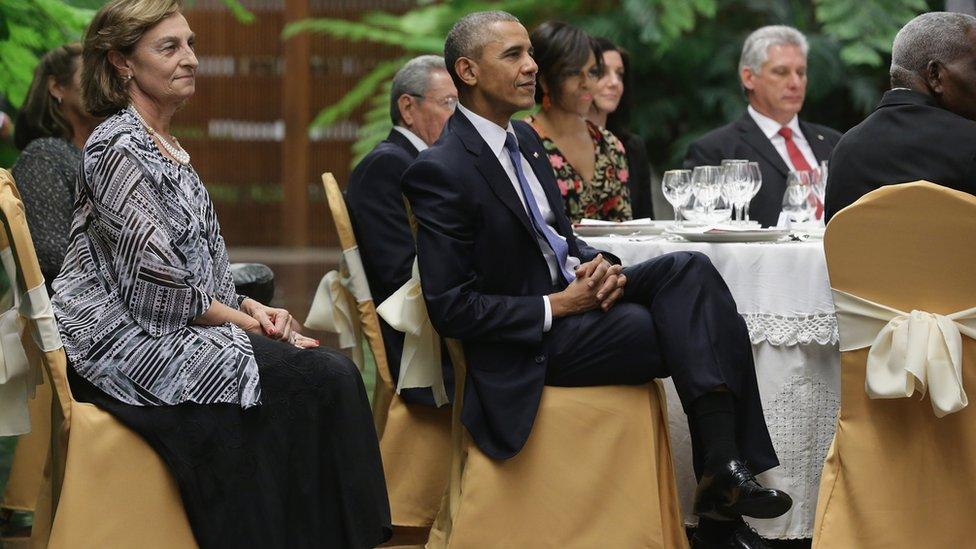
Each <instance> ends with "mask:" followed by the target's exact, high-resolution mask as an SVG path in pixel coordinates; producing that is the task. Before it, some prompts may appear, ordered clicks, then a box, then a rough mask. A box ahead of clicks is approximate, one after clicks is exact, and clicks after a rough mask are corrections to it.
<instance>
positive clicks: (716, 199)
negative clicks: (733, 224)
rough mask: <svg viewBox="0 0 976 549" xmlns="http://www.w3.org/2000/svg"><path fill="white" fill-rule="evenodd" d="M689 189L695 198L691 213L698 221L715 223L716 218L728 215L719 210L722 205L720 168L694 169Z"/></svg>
mask: <svg viewBox="0 0 976 549" xmlns="http://www.w3.org/2000/svg"><path fill="white" fill-rule="evenodd" d="M691 187H692V193H693V194H694V197H695V200H694V203H693V205H692V211H693V212H694V216H695V217H696V218H697V220H698V221H702V222H704V223H715V222H716V218H717V217H719V216H724V214H725V213H728V212H726V211H723V208H721V206H723V205H724V202H723V201H722V168H721V167H719V166H697V167H695V169H694V171H692V173H691ZM716 210H718V211H716Z"/></svg>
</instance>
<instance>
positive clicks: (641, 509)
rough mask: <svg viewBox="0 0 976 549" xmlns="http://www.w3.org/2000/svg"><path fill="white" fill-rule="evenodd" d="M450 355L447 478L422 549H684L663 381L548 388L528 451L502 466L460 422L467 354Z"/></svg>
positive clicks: (458, 350) (455, 348)
mask: <svg viewBox="0 0 976 549" xmlns="http://www.w3.org/2000/svg"><path fill="white" fill-rule="evenodd" d="M447 347H448V350H449V352H450V355H451V361H452V363H453V364H454V372H455V376H454V378H455V390H454V405H453V415H452V422H451V440H452V448H453V451H452V460H451V477H450V485H449V487H448V491H447V493H446V494H445V497H444V499H443V501H442V502H441V508H440V510H439V512H438V515H437V518H436V520H435V522H434V526H433V528H432V529H431V533H430V538H429V539H428V542H427V548H428V549H442V548H448V547H451V548H459V549H469V548H470V549H479V548H494V547H558V548H581V549H584V548H591V547H627V548H630V547H634V548H637V547H640V548H651V549H675V548H683V547H687V545H688V540H687V538H686V536H685V530H684V522H683V520H682V513H681V507H680V504H679V502H678V489H677V484H676V482H675V478H674V464H673V463H672V456H671V443H670V441H669V438H668V415H667V402H666V397H665V394H664V387H663V385H662V384H661V382H660V381H654V382H652V383H649V384H646V385H639V386H606V387H573V388H568V387H545V388H544V389H543V391H542V400H541V402H540V404H539V411H538V413H537V414H536V419H535V424H534V425H533V427H532V434H531V436H530V437H529V439H528V441H527V442H526V444H525V447H523V448H522V451H521V452H519V453H518V455H516V456H515V457H513V458H511V459H508V460H505V461H498V460H493V459H491V458H489V457H488V456H486V455H485V454H483V453H482V452H481V450H479V449H478V447H477V446H476V445H475V444H474V443H473V442H472V441H471V438H470V437H469V436H468V434H467V431H466V430H465V428H464V426H463V425H462V424H461V421H460V414H461V406H462V401H463V399H462V396H463V394H464V379H465V370H466V362H465V359H464V351H463V348H462V345H461V343H460V342H458V341H457V340H447Z"/></svg>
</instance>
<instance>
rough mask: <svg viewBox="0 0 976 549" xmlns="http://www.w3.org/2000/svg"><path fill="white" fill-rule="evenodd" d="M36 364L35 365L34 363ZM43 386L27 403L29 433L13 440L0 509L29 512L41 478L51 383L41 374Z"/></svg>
mask: <svg viewBox="0 0 976 549" xmlns="http://www.w3.org/2000/svg"><path fill="white" fill-rule="evenodd" d="M34 364H36V362H35V363H34ZM42 376H43V378H44V383H42V384H41V385H38V386H37V392H36V393H35V394H34V398H33V399H31V401H30V404H29V406H30V420H31V431H30V433H27V434H26V435H21V436H20V437H19V438H18V439H17V447H16V449H15V450H14V459H13V463H12V464H11V466H10V476H9V477H8V478H7V487H6V488H5V489H4V492H3V507H4V508H5V509H13V510H16V511H33V510H34V506H35V504H36V503H37V494H38V492H39V491H40V489H41V482H42V480H43V478H44V462H45V461H46V460H47V452H48V449H49V446H50V444H51V380H50V378H49V377H48V375H47V372H42Z"/></svg>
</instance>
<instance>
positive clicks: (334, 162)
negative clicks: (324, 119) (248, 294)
mask: <svg viewBox="0 0 976 549" xmlns="http://www.w3.org/2000/svg"><path fill="white" fill-rule="evenodd" d="M287 1H288V3H289V6H291V7H292V8H293V9H294V7H295V6H294V4H293V2H298V3H300V4H301V3H305V4H304V5H306V6H308V9H309V10H310V13H311V14H312V16H320V17H321V16H328V17H344V18H356V17H358V16H359V15H361V14H363V13H365V12H367V11H370V10H380V9H381V10H386V11H403V10H406V9H408V8H409V7H410V6H411V5H413V2H412V1H410V0H287ZM243 4H244V5H245V6H246V7H247V8H248V9H251V10H252V11H253V12H254V13H255V15H256V16H257V18H256V20H255V22H254V23H252V24H250V25H245V24H242V23H239V22H237V21H236V20H235V19H234V17H233V16H232V15H231V14H230V13H229V12H228V11H227V10H226V8H224V6H223V4H221V3H219V2H218V1H217V0H197V1H196V2H194V3H193V4H191V5H190V6H189V7H188V8H187V10H186V17H187V20H188V21H189V23H190V26H191V28H192V29H193V30H194V31H195V32H196V34H197V54H198V57H199V58H200V69H199V73H198V78H197V91H196V96H195V97H194V98H193V99H192V100H191V101H190V102H189V103H188V104H187V105H186V106H185V107H184V109H183V110H182V111H181V112H180V113H179V114H178V115H177V117H176V119H175V120H174V124H173V127H174V133H176V135H177V136H178V137H179V138H180V141H181V142H182V143H184V144H185V145H186V147H187V149H188V150H189V152H190V153H191V154H192V156H193V165H194V167H195V168H196V169H197V171H198V172H199V173H200V176H201V178H202V179H203V181H204V183H205V184H206V185H207V187H208V189H209V190H210V194H211V196H212V198H213V200H214V203H215V205H216V207H217V214H218V216H219V218H220V222H221V228H222V230H223V233H224V237H225V239H226V240H227V242H228V244H229V245H231V246H286V245H296V244H298V245H312V246H336V245H338V242H337V239H336V235H335V231H334V228H333V226H332V220H331V218H330V217H329V216H328V214H327V208H326V206H325V201H324V198H323V193H322V192H321V179H320V176H321V173H322V172H323V171H326V170H330V171H332V172H333V173H335V175H336V178H337V179H338V180H339V182H340V184H341V185H343V186H345V183H346V181H347V180H348V178H349V171H350V170H349V163H350V159H351V155H350V150H349V149H350V145H351V144H352V140H353V139H354V135H355V131H354V130H355V128H356V127H357V126H358V123H359V122H360V120H359V119H358V115H357V116H355V117H353V119H352V120H350V121H348V122H346V123H344V131H341V132H330V135H333V137H329V138H325V139H322V140H311V141H310V140H309V139H308V138H307V135H308V134H307V132H306V133H304V136H302V134H301V131H299V132H298V133H296V132H289V131H287V130H288V128H287V127H286V120H312V119H313V118H314V117H315V115H316V114H317V113H318V112H319V110H320V109H322V108H323V107H325V106H327V105H329V104H331V103H334V102H335V101H337V100H339V99H340V98H341V97H342V96H343V95H344V94H345V93H346V92H347V91H348V90H350V89H351V88H352V86H354V85H355V84H356V83H357V82H358V81H359V80H360V79H361V78H362V77H363V76H365V75H366V74H367V73H368V71H369V70H370V69H371V68H372V67H373V66H375V64H376V63H378V62H380V61H382V60H385V59H389V58H392V57H396V56H398V55H399V54H400V53H399V51H398V50H397V49H395V48H390V47H382V46H376V45H373V44H368V43H350V42H347V41H342V40H335V39H331V38H328V37H324V36H314V37H312V38H311V39H310V43H309V47H308V48H307V50H303V49H300V50H302V53H301V55H300V56H299V57H298V58H293V61H295V62H294V63H292V64H293V65H294V66H293V67H291V68H289V67H287V66H286V63H285V47H284V43H283V42H282V40H281V38H280V35H281V29H282V27H283V25H284V21H285V0H245V1H244V2H243ZM298 7H299V8H301V7H302V6H301V5H300V6H298ZM301 11H302V10H301V9H299V13H300V12H301ZM290 70H296V71H306V72H305V73H304V74H301V75H298V76H301V78H295V76H296V75H295V74H290V75H289V77H288V78H287V79H286V77H285V71H290ZM286 80H287V85H289V86H291V85H295V83H297V85H302V86H307V87H308V90H307V96H308V101H307V103H308V105H307V109H308V112H307V115H306V116H297V115H296V114H298V115H300V114H301V113H294V112H291V114H290V115H289V111H288V110H287V109H286V108H285V106H284V104H283V102H284V101H286V100H287V97H286V96H287V95H289V94H291V96H292V97H296V94H294V93H293V92H294V90H291V89H287V88H285V85H286ZM286 92H287V93H286ZM297 97H301V94H298V95H297ZM293 125H297V123H296V124H293ZM286 135H288V136H291V137H289V139H290V141H289V146H292V145H294V144H295V143H298V145H295V146H300V147H305V149H304V153H303V154H307V158H308V160H307V162H304V161H303V162H301V163H302V164H305V168H304V170H301V171H304V172H306V181H305V185H304V187H305V188H304V191H305V192H304V194H305V196H304V199H305V200H306V207H307V214H306V216H305V217H306V220H305V221H304V222H301V223H299V224H297V225H296V224H295V222H294V217H295V216H289V213H291V212H289V207H288V206H286V204H287V202H286V193H285V185H284V181H285V178H286V177H292V179H293V180H294V182H293V185H294V187H293V188H295V189H298V192H299V193H301V191H302V189H301V181H298V179H297V178H296V176H289V175H287V174H289V173H292V172H293V168H294V166H291V165H286V164H287V162H288V161H286V160H285V157H286V156H290V157H294V158H299V159H301V157H302V156H303V155H297V156H296V155H286V154H284V152H285V151H284V142H285V138H286ZM296 136H299V137H304V139H298V140H297V141H296ZM292 162H295V161H294V160H293V161H292ZM297 177H300V176H297ZM290 196H292V198H290V199H289V200H291V208H292V209H295V204H296V202H295V200H296V199H297V200H300V199H301V197H300V196H298V195H290ZM296 196H297V198H296ZM288 227H290V230H289V229H288ZM302 231H304V234H300V233H301V232H302ZM293 233H298V234H293Z"/></svg>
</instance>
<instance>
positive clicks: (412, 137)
mask: <svg viewBox="0 0 976 549" xmlns="http://www.w3.org/2000/svg"><path fill="white" fill-rule="evenodd" d="M393 129H394V130H396V131H398V132H400V133H402V134H403V136H404V137H406V138H407V141H409V142H410V144H411V145H413V146H414V147H415V148H416V149H417V152H420V151H422V150H424V149H426V148H427V143H424V140H423V139H421V138H419V137H417V134H415V133H413V132H412V131H410V130H408V129H406V128H404V127H403V126H393Z"/></svg>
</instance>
